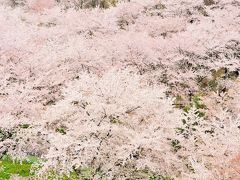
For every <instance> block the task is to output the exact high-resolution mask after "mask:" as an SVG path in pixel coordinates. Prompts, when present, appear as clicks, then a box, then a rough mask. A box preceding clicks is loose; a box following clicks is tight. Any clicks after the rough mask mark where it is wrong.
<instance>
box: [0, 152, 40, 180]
mask: <svg viewBox="0 0 240 180" xmlns="http://www.w3.org/2000/svg"><path fill="white" fill-rule="evenodd" d="M37 162H39V160H38V158H36V157H29V158H26V159H24V160H22V161H19V160H15V161H14V160H13V159H12V158H11V157H10V156H3V157H2V158H1V160H0V179H1V180H7V179H10V177H11V176H12V175H18V176H22V177H29V176H33V175H34V174H32V173H31V172H30V170H31V167H32V164H34V163H37Z"/></svg>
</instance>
